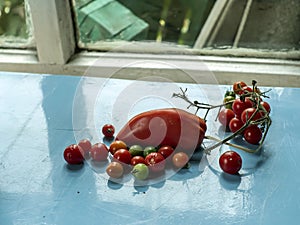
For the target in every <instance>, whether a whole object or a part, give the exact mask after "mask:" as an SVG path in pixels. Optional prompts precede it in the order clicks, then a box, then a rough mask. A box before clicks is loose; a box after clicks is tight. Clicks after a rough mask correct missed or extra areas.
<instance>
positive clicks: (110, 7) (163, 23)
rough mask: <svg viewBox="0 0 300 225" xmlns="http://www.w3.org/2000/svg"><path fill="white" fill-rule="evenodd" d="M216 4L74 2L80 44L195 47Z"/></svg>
mask: <svg viewBox="0 0 300 225" xmlns="http://www.w3.org/2000/svg"><path fill="white" fill-rule="evenodd" d="M214 2H215V0H200V1H199V0H189V1H183V0H119V1H116V0H74V1H73V3H74V9H75V15H76V21H77V27H78V30H79V32H78V33H79V43H81V44H86V43H93V42H97V41H103V40H106V41H112V40H114V41H116V40H125V41H136V40H143V41H144V40H146V41H149V40H150V41H156V42H172V43H176V44H180V45H187V46H192V45H193V44H194V42H195V40H196V38H197V36H198V33H199V31H200V29H201V27H202V26H203V24H204V22H205V20H206V17H207V16H208V14H209V12H210V9H211V7H212V6H213V4H214Z"/></svg>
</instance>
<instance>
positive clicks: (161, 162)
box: [145, 152, 166, 172]
mask: <svg viewBox="0 0 300 225" xmlns="http://www.w3.org/2000/svg"><path fill="white" fill-rule="evenodd" d="M145 161H146V165H148V166H149V169H150V170H151V171H153V172H161V171H163V170H164V169H165V165H166V162H165V158H164V157H163V155H162V154H160V153H158V152H151V153H149V154H148V155H147V156H146V158H145Z"/></svg>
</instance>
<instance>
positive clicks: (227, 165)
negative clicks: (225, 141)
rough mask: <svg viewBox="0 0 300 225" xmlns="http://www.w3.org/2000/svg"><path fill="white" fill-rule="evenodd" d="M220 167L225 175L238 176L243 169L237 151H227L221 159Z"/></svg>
mask: <svg viewBox="0 0 300 225" xmlns="http://www.w3.org/2000/svg"><path fill="white" fill-rule="evenodd" d="M219 165H220V167H221V169H222V170H223V171H224V172H225V173H229V174H237V173H238V172H239V171H240V169H241V168H242V158H241V156H240V155H239V154H238V153H237V152H235V151H227V152H224V153H223V154H222V155H221V157H220V158H219Z"/></svg>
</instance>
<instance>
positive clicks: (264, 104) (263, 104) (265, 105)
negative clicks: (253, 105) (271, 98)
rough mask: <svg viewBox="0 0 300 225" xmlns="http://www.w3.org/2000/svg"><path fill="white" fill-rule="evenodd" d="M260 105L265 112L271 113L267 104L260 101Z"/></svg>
mask: <svg viewBox="0 0 300 225" xmlns="http://www.w3.org/2000/svg"><path fill="white" fill-rule="evenodd" d="M260 104H261V105H262V106H263V107H264V108H265V110H266V111H267V112H270V111H271V106H270V105H269V103H267V102H264V101H262V102H260Z"/></svg>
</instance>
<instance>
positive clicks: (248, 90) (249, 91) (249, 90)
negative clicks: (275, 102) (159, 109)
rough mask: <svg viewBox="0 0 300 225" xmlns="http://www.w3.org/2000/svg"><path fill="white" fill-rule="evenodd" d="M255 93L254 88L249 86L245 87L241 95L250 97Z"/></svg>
mask: <svg viewBox="0 0 300 225" xmlns="http://www.w3.org/2000/svg"><path fill="white" fill-rule="evenodd" d="M251 92H253V90H252V88H251V87H249V86H244V87H243V88H242V91H241V94H245V95H250V94H251Z"/></svg>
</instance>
